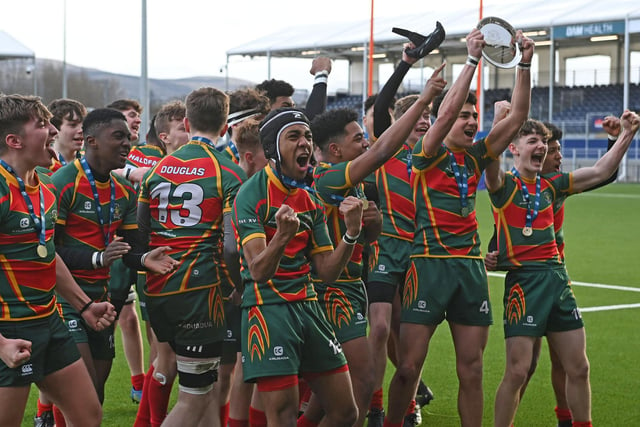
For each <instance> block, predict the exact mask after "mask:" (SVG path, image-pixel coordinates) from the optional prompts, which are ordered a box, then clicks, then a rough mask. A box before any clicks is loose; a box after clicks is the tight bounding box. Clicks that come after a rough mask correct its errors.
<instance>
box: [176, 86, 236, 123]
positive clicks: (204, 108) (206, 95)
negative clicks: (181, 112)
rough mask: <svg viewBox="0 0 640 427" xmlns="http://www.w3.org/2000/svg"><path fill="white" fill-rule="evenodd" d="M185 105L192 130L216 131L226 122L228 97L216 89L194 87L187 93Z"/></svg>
mask: <svg viewBox="0 0 640 427" xmlns="http://www.w3.org/2000/svg"><path fill="white" fill-rule="evenodd" d="M185 105H186V107H187V116H186V117H187V119H189V124H190V125H191V128H192V129H193V130H196V131H202V132H215V133H218V132H220V131H221V130H222V128H223V127H224V126H225V125H226V124H227V116H228V115H229V97H228V96H227V94H226V93H224V92H222V91H220V90H218V89H215V88H212V87H201V88H200V89H196V90H194V91H193V92H191V93H190V94H189V95H187V99H186V101H185Z"/></svg>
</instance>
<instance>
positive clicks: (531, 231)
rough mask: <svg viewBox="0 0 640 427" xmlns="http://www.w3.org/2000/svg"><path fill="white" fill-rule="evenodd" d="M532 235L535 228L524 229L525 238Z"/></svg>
mask: <svg viewBox="0 0 640 427" xmlns="http://www.w3.org/2000/svg"><path fill="white" fill-rule="evenodd" d="M532 234H533V228H531V227H524V228H523V229H522V235H523V236H524V237H529V236H531V235H532Z"/></svg>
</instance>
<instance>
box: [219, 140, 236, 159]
mask: <svg viewBox="0 0 640 427" xmlns="http://www.w3.org/2000/svg"><path fill="white" fill-rule="evenodd" d="M227 147H229V150H231V152H232V153H233V157H235V158H236V160H238V161H240V153H239V152H238V147H236V144H234V142H233V141H232V140H229V142H227ZM219 151H224V147H222V148H221V149H220V150H219Z"/></svg>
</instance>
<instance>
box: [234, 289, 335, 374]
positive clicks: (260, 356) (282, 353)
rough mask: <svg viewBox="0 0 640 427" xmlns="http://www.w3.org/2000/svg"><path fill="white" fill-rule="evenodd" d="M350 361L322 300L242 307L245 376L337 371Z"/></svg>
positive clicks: (243, 366) (243, 368) (243, 367)
mask: <svg viewBox="0 0 640 427" xmlns="http://www.w3.org/2000/svg"><path fill="white" fill-rule="evenodd" d="M346 364H347V360H346V359H345V357H344V354H343V353H342V346H341V345H340V343H339V342H338V340H337V338H336V337H335V335H334V334H333V330H332V329H331V326H330V325H329V323H328V322H327V320H326V319H325V317H324V315H323V314H322V310H321V308H320V305H319V304H318V301H296V302H289V303H282V304H267V305H260V306H253V307H243V308H242V370H243V373H244V380H245V381H247V382H249V381H251V382H254V381H255V380H256V379H257V378H261V377H272V376H283V375H301V374H304V373H322V372H327V371H333V370H335V369H338V368H340V367H342V366H344V365H346Z"/></svg>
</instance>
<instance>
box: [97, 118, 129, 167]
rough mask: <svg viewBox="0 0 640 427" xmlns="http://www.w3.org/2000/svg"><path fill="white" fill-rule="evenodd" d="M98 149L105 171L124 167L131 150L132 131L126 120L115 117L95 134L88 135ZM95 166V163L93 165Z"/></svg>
mask: <svg viewBox="0 0 640 427" xmlns="http://www.w3.org/2000/svg"><path fill="white" fill-rule="evenodd" d="M90 141H92V142H93V144H95V145H94V147H95V149H96V150H97V154H98V158H99V159H100V161H101V164H102V168H101V169H102V170H103V172H108V171H112V170H114V169H120V168H122V167H124V165H125V163H126V162H127V156H128V155H129V151H130V150H131V132H130V131H129V127H128V126H127V122H126V121H124V120H119V119H113V120H111V122H110V123H109V124H108V125H106V126H103V127H102V128H101V129H100V130H99V131H98V132H97V133H96V135H95V137H93V136H92V137H88V138H87V142H90ZM92 166H93V165H92Z"/></svg>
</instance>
